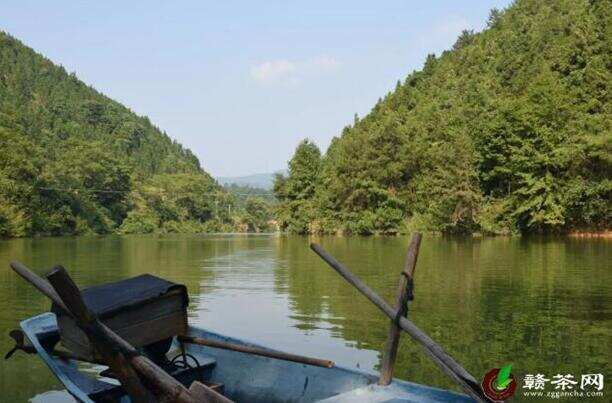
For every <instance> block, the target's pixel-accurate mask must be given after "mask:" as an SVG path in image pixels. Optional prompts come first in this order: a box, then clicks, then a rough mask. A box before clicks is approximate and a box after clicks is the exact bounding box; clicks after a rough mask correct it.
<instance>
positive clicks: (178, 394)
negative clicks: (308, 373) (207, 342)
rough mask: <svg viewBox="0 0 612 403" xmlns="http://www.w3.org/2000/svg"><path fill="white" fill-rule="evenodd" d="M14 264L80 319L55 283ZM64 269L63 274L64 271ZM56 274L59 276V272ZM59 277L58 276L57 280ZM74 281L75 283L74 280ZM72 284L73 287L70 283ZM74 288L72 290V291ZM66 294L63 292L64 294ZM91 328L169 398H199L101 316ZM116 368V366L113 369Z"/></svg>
mask: <svg viewBox="0 0 612 403" xmlns="http://www.w3.org/2000/svg"><path fill="white" fill-rule="evenodd" d="M11 267H12V268H13V270H14V271H15V272H17V273H18V274H19V275H20V276H21V277H23V278H24V279H25V280H26V281H28V282H29V283H31V284H32V285H33V286H34V287H36V288H37V289H38V290H39V291H40V292H42V293H43V294H44V295H46V296H47V297H49V298H50V299H51V300H52V301H53V302H55V303H56V304H57V305H58V306H59V307H60V308H61V309H63V310H65V311H66V313H67V314H69V315H71V316H72V317H74V318H75V319H76V320H77V323H78V319H79V318H76V317H75V314H76V312H71V310H70V309H68V307H67V306H66V304H65V303H64V301H63V300H62V298H61V297H60V295H59V294H58V292H57V291H60V290H57V291H56V290H55V289H53V287H51V285H50V284H49V283H48V282H46V281H45V280H43V279H42V278H40V277H39V276H37V275H36V274H34V273H32V272H31V271H30V270H29V269H28V268H27V267H25V266H24V265H22V264H21V263H19V262H12V263H11ZM62 272H63V274H61V273H62ZM58 273H60V274H59V277H58V280H59V283H60V284H62V283H64V282H65V279H64V276H65V277H67V278H68V279H69V280H70V282H71V283H72V279H70V277H69V276H68V274H67V273H66V272H65V270H60V271H59V272H58ZM55 276H58V275H57V274H55ZM54 281H55V280H54ZM72 284H74V283H72ZM69 288H72V287H69ZM74 288H76V291H77V292H78V294H77V295H78V296H79V297H80V291H79V290H78V288H77V287H76V285H75V286H74ZM68 291H70V290H68ZM70 292H72V291H70ZM62 297H63V295H62ZM88 330H89V331H92V330H93V331H94V332H95V333H96V334H97V335H98V336H99V337H101V338H104V339H106V341H107V342H108V343H109V344H111V345H112V347H113V348H115V349H118V350H119V351H121V352H122V353H123V354H124V355H125V357H126V358H127V359H128V361H129V363H130V364H131V365H132V366H133V367H134V369H135V370H136V371H137V372H138V374H139V375H140V376H141V377H142V378H143V379H145V380H146V381H147V383H148V384H152V385H153V386H154V387H155V388H156V389H158V390H159V391H160V392H161V393H160V394H162V395H163V398H164V400H165V401H172V402H179V403H196V402H195V400H194V399H193V398H192V396H191V395H190V393H189V391H188V390H187V388H185V387H184V386H183V385H182V384H181V383H180V382H178V381H177V380H176V379H174V378H173V377H171V376H170V375H169V374H168V373H167V372H166V371H164V370H163V369H161V368H160V367H159V366H157V365H156V364H155V363H154V362H152V361H151V360H150V359H148V358H147V357H144V356H142V355H140V353H139V352H138V351H137V350H136V349H135V348H134V347H133V346H132V345H130V344H129V343H128V342H126V341H125V340H124V339H122V338H121V337H120V336H118V335H117V334H116V333H115V332H113V331H112V330H111V329H109V328H108V327H107V326H106V325H105V324H104V323H101V322H99V321H97V320H94V321H93V322H92V323H91V327H89V328H88ZM113 372H114V370H113ZM208 395H209V396H213V397H214V399H213V398H211V399H209V400H208V402H210V403H231V402H232V401H231V400H230V399H228V398H226V397H225V396H222V395H220V394H219V393H217V392H215V391H212V390H211V391H210V393H209V394H208Z"/></svg>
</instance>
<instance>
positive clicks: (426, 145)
mask: <svg viewBox="0 0 612 403" xmlns="http://www.w3.org/2000/svg"><path fill="white" fill-rule="evenodd" d="M611 15H612V4H611V2H610V1H609V0H518V1H516V2H515V3H514V4H513V5H512V6H510V7H509V8H508V9H506V10H503V11H500V10H495V9H494V10H492V11H491V13H490V17H489V20H488V23H487V28H486V29H485V30H483V31H482V32H480V33H474V32H472V31H464V32H463V33H462V34H461V35H460V36H459V38H458V39H457V41H456V43H455V44H454V45H453V47H452V49H450V50H447V51H445V52H443V53H442V54H441V55H439V56H435V55H429V56H428V57H427V59H426V61H425V62H424V66H423V68H422V70H420V71H415V72H413V73H411V74H410V75H408V77H406V78H405V79H404V80H402V81H400V82H398V83H397V86H396V88H395V90H394V91H392V92H390V93H389V94H387V95H386V96H385V97H384V98H382V99H380V100H379V101H378V102H377V103H376V105H374V107H373V109H372V110H371V112H370V113H369V114H368V115H367V116H365V117H364V118H363V119H359V118H357V117H355V121H354V124H352V125H351V126H349V127H346V128H345V129H344V130H343V132H342V133H341V135H340V136H339V137H337V138H334V139H333V141H332V143H331V145H330V147H329V149H328V150H327V152H326V153H325V154H324V155H322V153H321V152H320V150H319V149H318V147H317V146H316V145H315V144H313V143H312V142H310V141H308V140H305V141H303V142H302V143H301V144H299V146H298V147H297V149H296V151H295V154H294V156H293V158H292V159H291V161H290V162H289V173H288V174H287V175H279V176H277V178H276V181H275V187H274V190H275V193H276V196H277V198H278V200H279V202H280V204H279V206H278V209H277V211H278V220H279V224H280V226H281V228H283V229H286V230H288V231H291V232H295V233H354V234H373V233H398V232H407V231H411V230H415V229H418V230H426V231H436V232H442V233H475V232H476V233H478V232H479V233H489V234H510V233H513V234H516V233H550V232H553V233H555V232H567V231H572V230H581V231H598V230H606V229H609V227H610V218H611V214H612V208H611V200H612V182H611V178H612V176H611V173H612V169H611V168H612V165H611V164H612V152H611V144H612V132H611V127H610V126H611V124H612V119H611V109H610V91H609V90H610V83H611V82H612V75H611V69H612V59H611V58H612V18H611Z"/></svg>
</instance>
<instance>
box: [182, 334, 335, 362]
mask: <svg viewBox="0 0 612 403" xmlns="http://www.w3.org/2000/svg"><path fill="white" fill-rule="evenodd" d="M177 338H178V340H179V341H181V342H184V343H191V344H198V345H200V346H207V347H213V348H221V349H224V350H231V351H238V352H241V353H246V354H253V355H259V356H262V357H269V358H275V359H278V360H284V361H292V362H298V363H300V364H307V365H314V366H317V367H324V368H331V367H333V366H334V365H335V364H334V362H333V361H329V360H321V359H319V358H311V357H305V356H302V355H296V354H289V353H283V352H279V351H270V350H264V349H262V348H258V347H252V346H244V345H241V344H234V343H226V342H223V341H217V340H210V339H202V338H199V337H189V336H178V337H177Z"/></svg>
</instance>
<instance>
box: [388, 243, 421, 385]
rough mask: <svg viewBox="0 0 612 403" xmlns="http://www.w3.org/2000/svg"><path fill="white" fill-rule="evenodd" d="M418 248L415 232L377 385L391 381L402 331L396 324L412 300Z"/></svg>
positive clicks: (404, 314)
mask: <svg viewBox="0 0 612 403" xmlns="http://www.w3.org/2000/svg"><path fill="white" fill-rule="evenodd" d="M420 246H421V234H419V233H418V232H417V233H416V234H414V235H413V236H412V240H411V241H410V246H409V247H408V254H407V255H406V265H405V267H404V271H402V273H401V274H400V281H399V285H398V289H397V298H396V300H395V310H396V311H397V316H396V317H395V318H393V319H391V325H390V326H389V335H388V336H387V343H386V344H385V350H384V351H383V358H382V363H381V365H380V378H379V379H378V384H379V385H388V384H390V383H391V380H392V379H393V369H394V366H395V358H396V357H397V348H398V347H399V339H400V334H401V330H402V329H401V328H400V327H399V325H398V323H397V322H398V321H399V318H400V317H406V316H407V313H408V301H409V300H411V299H412V288H413V278H414V270H415V269H416V263H417V258H418V256H419V247H420Z"/></svg>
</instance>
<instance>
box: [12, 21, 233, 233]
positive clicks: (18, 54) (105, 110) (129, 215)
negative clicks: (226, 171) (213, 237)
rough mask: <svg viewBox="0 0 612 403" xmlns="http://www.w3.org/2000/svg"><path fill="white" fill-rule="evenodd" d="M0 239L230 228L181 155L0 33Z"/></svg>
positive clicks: (191, 161)
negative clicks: (28, 236) (7, 237)
mask: <svg viewBox="0 0 612 403" xmlns="http://www.w3.org/2000/svg"><path fill="white" fill-rule="evenodd" d="M0 153H1V155H2V157H1V159H0V237H6V236H25V235H59V234H82V233H108V232H113V231H117V232H152V231H200V230H223V229H227V228H231V226H232V225H234V221H233V219H232V218H231V217H229V216H228V215H227V214H225V213H224V212H227V211H228V208H227V204H228V203H229V202H230V201H231V200H230V197H229V196H228V195H227V193H226V192H224V191H223V190H222V189H221V188H220V187H219V186H218V185H217V184H216V182H215V181H214V180H213V179H212V178H211V177H210V176H209V175H208V174H207V173H206V172H204V171H203V170H202V169H201V168H200V164H199V162H198V159H197V158H196V157H195V156H194V155H193V154H192V153H191V151H189V150H187V149H185V148H183V147H182V146H181V145H180V144H178V143H176V142H175V141H173V140H171V139H170V138H169V137H168V136H167V135H166V134H165V133H164V132H162V131H160V130H159V129H158V128H156V127H155V126H153V125H152V124H151V122H150V121H149V119H147V118H146V117H140V116H137V115H136V114H134V113H133V112H131V111H130V110H129V109H128V108H126V107H124V106H123V105H121V104H119V103H118V102H115V101H113V100H111V99H109V98H108V97H106V96H104V95H102V94H100V93H99V92H97V91H96V90H95V89H93V88H91V87H89V86H87V85H86V84H84V83H83V82H81V81H80V80H79V79H78V78H77V77H76V76H75V75H74V74H68V73H67V72H66V71H65V70H64V68H62V67H59V66H56V65H54V64H53V63H52V62H51V61H49V60H48V59H46V58H44V57H43V56H41V55H39V54H37V53H36V52H34V51H33V50H32V49H30V48H28V47H26V46H24V45H23V44H22V43H21V42H19V41H18V40H16V39H14V38H12V37H11V36H10V35H8V34H5V33H2V32H0Z"/></svg>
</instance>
